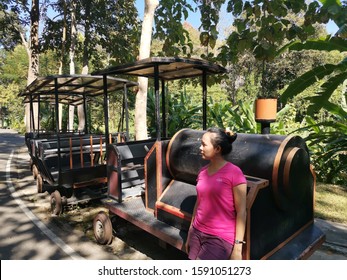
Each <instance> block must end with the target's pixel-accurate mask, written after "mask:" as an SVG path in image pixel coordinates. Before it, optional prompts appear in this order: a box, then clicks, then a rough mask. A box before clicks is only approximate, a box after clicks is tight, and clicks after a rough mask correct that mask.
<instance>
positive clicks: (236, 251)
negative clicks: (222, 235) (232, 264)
mask: <svg viewBox="0 0 347 280" xmlns="http://www.w3.org/2000/svg"><path fill="white" fill-rule="evenodd" d="M230 259H231V260H242V244H235V245H234V248H233V251H232V252H231V255H230Z"/></svg>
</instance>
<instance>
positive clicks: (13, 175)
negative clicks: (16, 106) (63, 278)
mask: <svg viewBox="0 0 347 280" xmlns="http://www.w3.org/2000/svg"><path fill="white" fill-rule="evenodd" d="M23 154H24V155H25V154H26V147H25V145H24V137H23V136H20V135H18V134H17V133H16V132H15V131H12V130H4V129H0V224H1V228H0V259H2V260H71V259H80V260H84V259H92V260H106V259H108V260H112V259H120V258H119V256H117V255H116V254H114V253H112V252H109V251H107V250H105V247H102V246H100V245H97V244H95V243H93V242H91V241H90V240H89V239H87V238H86V237H85V235H84V234H83V233H82V232H80V231H77V230H73V229H71V227H68V226H67V227H66V228H65V227H64V226H61V224H56V223H55V222H54V220H53V219H51V217H46V218H42V217H40V218H38V217H37V216H36V215H34V214H33V212H32V211H31V209H32V208H33V207H35V203H36V202H37V200H38V199H39V198H40V197H39V196H40V194H37V193H35V194H33V192H32V188H33V186H32V185H33V180H32V177H31V178H28V179H26V177H24V176H25V175H24V174H27V173H28V168H29V165H26V163H25V164H23V161H27V162H29V157H28V156H27V158H26V159H23ZM19 155H20V156H19ZM19 161H20V162H19ZM29 190H30V191H29ZM28 201H29V202H30V203H28ZM316 223H317V225H318V226H319V227H320V228H321V229H322V230H323V231H324V232H325V233H326V236H327V241H326V242H325V243H324V244H323V246H322V247H321V248H320V249H319V250H317V251H316V252H315V253H314V254H313V255H312V256H311V258H310V259H312V260H347V227H346V226H344V225H340V224H335V223H331V222H329V221H324V220H316ZM132 254H135V256H132V257H129V258H131V259H146V256H143V255H141V253H139V252H133V253H132ZM136 254H137V255H136ZM147 259H148V258H147Z"/></svg>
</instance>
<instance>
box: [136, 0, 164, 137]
mask: <svg viewBox="0 0 347 280" xmlns="http://www.w3.org/2000/svg"><path fill="white" fill-rule="evenodd" d="M158 5H159V1H158V0H145V12H144V17H143V22H142V32H141V40H140V52H139V57H138V58H139V59H144V58H147V57H149V56H150V50H151V40H152V27H153V20H154V12H155V9H156V8H157V7H158ZM138 83H139V90H138V92H137V94H136V103H135V137H136V139H137V140H141V139H146V138H147V137H148V136H147V123H146V122H147V114H146V108H147V88H148V78H145V77H139V78H138Z"/></svg>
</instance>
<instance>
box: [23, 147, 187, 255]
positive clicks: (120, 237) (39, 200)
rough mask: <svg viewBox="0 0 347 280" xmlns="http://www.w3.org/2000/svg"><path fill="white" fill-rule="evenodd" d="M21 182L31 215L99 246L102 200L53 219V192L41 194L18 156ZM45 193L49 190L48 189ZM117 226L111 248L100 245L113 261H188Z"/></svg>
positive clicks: (26, 163) (168, 247) (124, 223)
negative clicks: (97, 235) (96, 220)
mask: <svg viewBox="0 0 347 280" xmlns="http://www.w3.org/2000/svg"><path fill="white" fill-rule="evenodd" d="M20 157H24V158H22V159H20V160H19V161H18V170H19V180H20V181H22V182H24V181H25V182H26V183H25V185H26V186H25V188H23V190H22V192H24V194H25V195H23V199H24V200H25V201H26V202H27V206H28V207H29V208H30V209H31V211H32V212H33V213H34V214H35V215H36V216H37V217H38V218H39V219H40V220H41V221H43V222H44V223H46V224H47V223H53V224H55V225H56V226H57V227H56V228H63V229H64V230H65V231H67V232H73V231H76V230H77V231H79V232H80V233H82V234H83V235H84V236H85V237H86V238H88V239H89V240H90V242H92V243H96V240H95V237H94V232H93V219H94V217H95V216H96V215H97V214H98V213H99V212H100V211H105V212H106V213H108V210H107V209H106V208H105V207H103V205H102V203H101V202H100V201H99V200H94V201H89V202H84V203H78V204H74V205H68V206H66V207H64V210H63V213H62V214H61V215H59V216H53V215H52V213H51V205H50V192H51V191H50V190H48V191H45V192H44V193H37V186H36V181H35V179H34V177H33V174H32V172H31V171H30V169H29V157H28V156H26V155H25V153H23V154H21V155H20V154H18V158H20ZM44 190H45V188H44ZM112 222H113V240H112V243H111V244H110V245H100V246H102V247H103V248H104V249H105V251H107V252H108V253H109V254H110V258H112V259H113V258H115V257H116V258H117V259H131V260H143V259H153V260H170V259H175V260H180V259H187V257H186V254H184V253H183V252H181V251H180V250H178V249H176V248H174V247H172V246H171V245H168V244H163V242H161V241H160V240H159V239H158V238H156V237H154V236H152V235H150V234H148V233H147V232H145V231H144V230H142V229H140V228H138V227H136V226H134V225H132V224H131V223H129V222H127V221H125V220H123V219H121V218H120V217H116V219H113V218H112Z"/></svg>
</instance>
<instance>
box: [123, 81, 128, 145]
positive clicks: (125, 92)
mask: <svg viewBox="0 0 347 280" xmlns="http://www.w3.org/2000/svg"><path fill="white" fill-rule="evenodd" d="M123 94H124V107H125V136H126V141H129V108H128V86H127V84H126V83H124V91H123Z"/></svg>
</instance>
